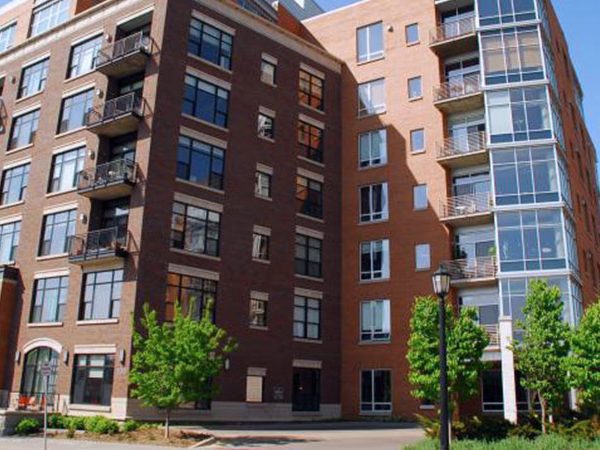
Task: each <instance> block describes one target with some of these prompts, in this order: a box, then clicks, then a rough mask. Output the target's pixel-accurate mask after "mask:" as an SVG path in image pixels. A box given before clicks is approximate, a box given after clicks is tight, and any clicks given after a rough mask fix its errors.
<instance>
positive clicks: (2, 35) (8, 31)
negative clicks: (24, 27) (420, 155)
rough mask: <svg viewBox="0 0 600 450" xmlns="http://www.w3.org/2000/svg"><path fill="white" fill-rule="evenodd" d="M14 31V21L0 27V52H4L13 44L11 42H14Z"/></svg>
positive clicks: (15, 29)
mask: <svg viewBox="0 0 600 450" xmlns="http://www.w3.org/2000/svg"><path fill="white" fill-rule="evenodd" d="M16 31H17V24H16V23H13V24H11V25H9V26H7V27H4V28H2V29H0V53H2V52H5V51H6V50H8V49H9V48H11V47H12V46H13V43H14V42H15V32H16Z"/></svg>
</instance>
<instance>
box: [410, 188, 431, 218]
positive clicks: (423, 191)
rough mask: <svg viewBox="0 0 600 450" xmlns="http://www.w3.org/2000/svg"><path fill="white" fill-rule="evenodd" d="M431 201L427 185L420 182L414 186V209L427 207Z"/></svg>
mask: <svg viewBox="0 0 600 450" xmlns="http://www.w3.org/2000/svg"><path fill="white" fill-rule="evenodd" d="M428 206H429V201H428V199H427V185H426V184H419V185H418V186H414V187H413V209H414V210H415V211H421V210H423V209H427V207H428Z"/></svg>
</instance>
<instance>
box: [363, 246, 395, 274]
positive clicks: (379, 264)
mask: <svg viewBox="0 0 600 450" xmlns="http://www.w3.org/2000/svg"><path fill="white" fill-rule="evenodd" d="M389 277H390V241H389V240H387V239H382V240H378V241H369V242H363V243H362V244H360V279H361V280H382V279H387V278H389Z"/></svg>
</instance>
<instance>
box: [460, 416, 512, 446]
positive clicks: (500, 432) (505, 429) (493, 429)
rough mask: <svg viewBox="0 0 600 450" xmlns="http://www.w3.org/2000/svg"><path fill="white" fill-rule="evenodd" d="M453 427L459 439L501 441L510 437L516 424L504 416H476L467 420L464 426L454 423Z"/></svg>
mask: <svg viewBox="0 0 600 450" xmlns="http://www.w3.org/2000/svg"><path fill="white" fill-rule="evenodd" d="M457 425H458V424H457ZM452 427H453V430H454V433H455V435H456V438H457V439H476V440H483V441H499V440H502V439H506V438H507V437H508V433H509V431H510V430H512V429H513V428H514V425H513V424H512V423H510V422H509V421H508V420H505V419H503V418H495V417H482V418H479V417H477V416H475V417H472V418H470V419H468V420H466V421H465V422H464V424H463V425H462V426H460V425H459V426H455V425H454V424H453V425H452Z"/></svg>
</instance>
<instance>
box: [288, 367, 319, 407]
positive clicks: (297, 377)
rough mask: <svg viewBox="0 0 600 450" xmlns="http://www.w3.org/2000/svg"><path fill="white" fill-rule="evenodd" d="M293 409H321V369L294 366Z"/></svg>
mask: <svg viewBox="0 0 600 450" xmlns="http://www.w3.org/2000/svg"><path fill="white" fill-rule="evenodd" d="M292 389H293V393H292V411H319V409H320V407H321V371H320V370H319V369H305V368H299V367H295V368H294V385H293V388H292Z"/></svg>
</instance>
